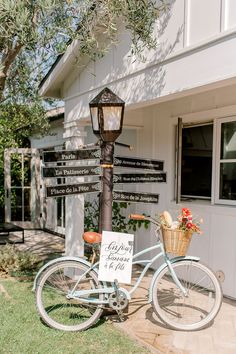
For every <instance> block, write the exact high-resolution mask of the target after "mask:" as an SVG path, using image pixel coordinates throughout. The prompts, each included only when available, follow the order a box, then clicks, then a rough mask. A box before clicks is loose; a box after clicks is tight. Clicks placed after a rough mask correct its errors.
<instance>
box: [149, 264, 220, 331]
mask: <svg viewBox="0 0 236 354" xmlns="http://www.w3.org/2000/svg"><path fill="white" fill-rule="evenodd" d="M172 266H173V268H174V271H175V273H176V275H177V277H178V279H179V280H180V282H181V284H182V285H183V287H184V288H185V289H186V290H187V293H188V294H187V297H185V296H184V295H183V294H182V292H181V290H180V289H179V288H178V287H177V285H176V284H175V282H174V281H173V279H172V276H171V275H170V271H169V269H168V267H165V268H164V269H163V270H162V271H161V272H160V274H159V275H158V276H157V278H156V280H155V283H154V285H153V292H152V299H153V301H152V306H153V308H154V311H155V312H156V314H157V315H158V316H159V318H160V319H161V320H162V321H163V322H164V323H166V324H167V325H168V326H169V327H170V328H172V329H177V330H183V331H194V330H199V329H202V328H204V327H206V326H207V325H208V324H209V323H211V322H212V321H213V320H214V318H215V317H216V315H217V313H218V311H219V310H220V307H221V303H222V290H221V286H220V283H219V281H218V279H217V278H216V276H215V274H214V273H213V272H212V270H211V269H209V268H208V267H206V266H205V265H203V264H201V263H199V262H196V261H191V260H183V261H179V262H177V263H174V264H172Z"/></svg>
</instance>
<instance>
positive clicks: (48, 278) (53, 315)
mask: <svg viewBox="0 0 236 354" xmlns="http://www.w3.org/2000/svg"><path fill="white" fill-rule="evenodd" d="M77 283H78V284H77ZM99 287H101V286H100V283H99V281H98V278H97V274H96V273H95V272H94V271H92V270H89V267H88V266H87V265H84V264H83V263H81V262H79V261H63V262H57V263H55V264H53V265H52V266H50V267H48V268H47V269H46V270H45V272H44V273H43V274H42V276H41V278H40V279H39V281H38V284H37V288H36V305H37V309H38V312H39V314H40V316H41V318H42V319H43V321H44V322H45V323H46V324H47V325H49V326H50V327H52V328H55V329H59V330H63V331H82V330H85V329H87V328H89V327H91V326H92V325H94V324H95V323H96V322H97V321H98V319H99V318H100V316H101V313H102V308H101V306H100V305H98V304H92V303H85V302H83V300H80V299H79V298H78V299H77V298H75V297H73V298H72V297H71V296H70V295H71V294H72V296H73V291H79V290H90V289H96V288H99ZM89 297H90V298H92V299H93V300H99V301H100V300H102V299H103V297H104V295H103V294H92V295H91V294H90V295H87V299H88V298H89Z"/></svg>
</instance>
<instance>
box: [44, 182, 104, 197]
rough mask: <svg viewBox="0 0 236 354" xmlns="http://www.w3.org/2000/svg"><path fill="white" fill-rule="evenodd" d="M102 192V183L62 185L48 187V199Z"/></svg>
mask: <svg viewBox="0 0 236 354" xmlns="http://www.w3.org/2000/svg"><path fill="white" fill-rule="evenodd" d="M100 190H101V183H100V182H89V183H80V184H68V185H66V184H64V185H63V184H60V185H57V186H50V187H46V192H47V197H61V196H63V195H71V194H83V193H94V192H99V191H100Z"/></svg>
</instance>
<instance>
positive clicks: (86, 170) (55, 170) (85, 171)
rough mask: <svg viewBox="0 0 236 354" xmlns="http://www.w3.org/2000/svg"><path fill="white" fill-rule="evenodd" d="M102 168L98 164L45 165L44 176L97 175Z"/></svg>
mask: <svg viewBox="0 0 236 354" xmlns="http://www.w3.org/2000/svg"><path fill="white" fill-rule="evenodd" d="M100 173H101V169H100V167H98V166H73V167H72V166H71V167H64V166H59V167H45V168H44V169H43V177H46V178H48V177H49V178H50V177H58V178H61V177H64V178H65V177H72V176H95V175H100Z"/></svg>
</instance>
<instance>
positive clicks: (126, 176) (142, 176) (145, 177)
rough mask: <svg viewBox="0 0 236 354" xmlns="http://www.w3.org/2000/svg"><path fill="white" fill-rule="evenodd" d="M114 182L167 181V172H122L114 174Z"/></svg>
mask: <svg viewBox="0 0 236 354" xmlns="http://www.w3.org/2000/svg"><path fill="white" fill-rule="evenodd" d="M113 182H114V183H155V182H159V183H161V182H166V172H163V173H121V174H115V175H114V176H113Z"/></svg>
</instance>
